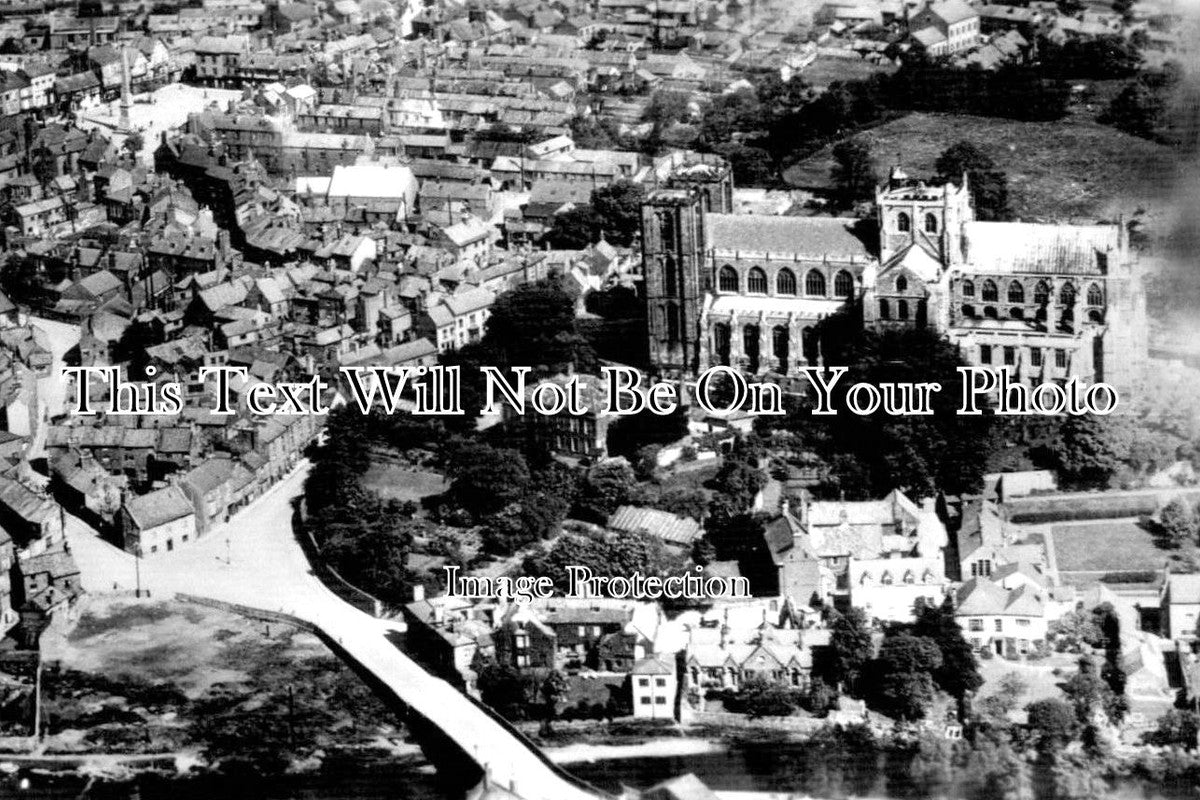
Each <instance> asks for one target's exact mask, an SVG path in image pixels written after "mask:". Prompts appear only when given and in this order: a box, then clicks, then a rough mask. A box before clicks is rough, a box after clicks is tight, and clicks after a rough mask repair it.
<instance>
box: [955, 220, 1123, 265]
mask: <svg viewBox="0 0 1200 800" xmlns="http://www.w3.org/2000/svg"><path fill="white" fill-rule="evenodd" d="M963 232H964V239H965V245H964V249H965V250H966V261H967V263H968V264H969V265H970V268H971V269H972V270H975V271H976V272H986V273H1000V274H1010V273H1014V272H1024V273H1040V274H1067V275H1101V274H1103V270H1102V268H1101V261H1100V258H1099V254H1102V253H1103V254H1110V255H1111V256H1112V257H1116V254H1117V253H1118V237H1119V235H1120V229H1119V227H1118V226H1116V225H1041V224H1037V223H1032V222H968V223H966V224H965V225H964V226H963Z"/></svg>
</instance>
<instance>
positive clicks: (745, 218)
mask: <svg viewBox="0 0 1200 800" xmlns="http://www.w3.org/2000/svg"><path fill="white" fill-rule="evenodd" d="M857 223H858V220H855V219H844V218H840V217H769V216H762V215H757V214H753V215H752V214H706V215H705V217H704V224H705V227H706V229H707V234H708V243H709V247H711V248H713V249H714V250H717V251H733V252H744V253H764V252H765V253H790V254H796V255H804V256H810V257H814V258H818V259H820V258H824V257H825V256H829V257H830V258H832V259H839V260H851V259H858V260H867V259H870V258H872V257H873V255H872V253H871V251H870V250H869V249H868V248H867V246H866V244H865V243H864V242H863V240H862V239H861V238H860V237H859V236H857V235H856V234H855V230H856V228H857V227H858V225H857Z"/></svg>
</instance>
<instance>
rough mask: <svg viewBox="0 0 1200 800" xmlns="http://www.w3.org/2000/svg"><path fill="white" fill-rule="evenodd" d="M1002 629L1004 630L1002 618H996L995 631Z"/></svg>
mask: <svg viewBox="0 0 1200 800" xmlns="http://www.w3.org/2000/svg"><path fill="white" fill-rule="evenodd" d="M1002 630H1004V620H1002V619H998V620H996V633H999V632H1000V631H1002Z"/></svg>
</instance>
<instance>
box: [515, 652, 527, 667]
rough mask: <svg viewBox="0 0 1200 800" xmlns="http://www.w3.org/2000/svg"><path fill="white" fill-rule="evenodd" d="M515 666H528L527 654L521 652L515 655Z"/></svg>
mask: <svg viewBox="0 0 1200 800" xmlns="http://www.w3.org/2000/svg"><path fill="white" fill-rule="evenodd" d="M517 666H518V667H528V666H529V656H528V655H527V654H525V653H521V654H520V655H518V656H517Z"/></svg>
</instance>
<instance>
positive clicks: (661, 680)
mask: <svg viewBox="0 0 1200 800" xmlns="http://www.w3.org/2000/svg"><path fill="white" fill-rule="evenodd" d="M654 685H655V686H666V685H667V679H666V678H655V679H654Z"/></svg>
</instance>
